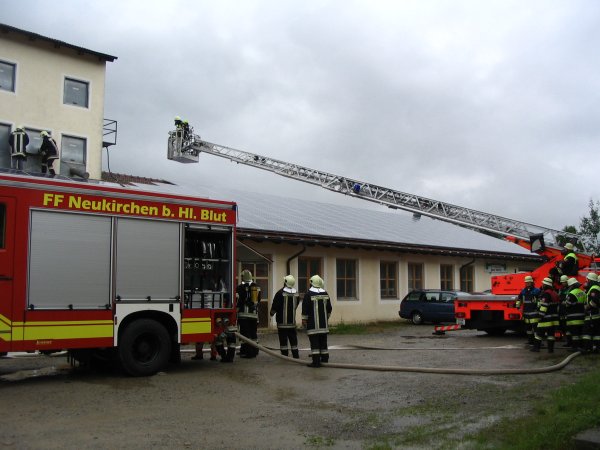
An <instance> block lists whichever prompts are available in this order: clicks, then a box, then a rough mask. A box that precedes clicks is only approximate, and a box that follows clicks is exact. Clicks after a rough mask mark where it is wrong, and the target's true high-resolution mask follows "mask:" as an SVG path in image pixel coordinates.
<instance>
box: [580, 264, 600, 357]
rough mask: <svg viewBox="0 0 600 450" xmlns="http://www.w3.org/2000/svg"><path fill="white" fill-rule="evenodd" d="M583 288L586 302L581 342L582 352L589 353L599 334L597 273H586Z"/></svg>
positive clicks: (599, 298) (599, 302)
mask: <svg viewBox="0 0 600 450" xmlns="http://www.w3.org/2000/svg"><path fill="white" fill-rule="evenodd" d="M585 288H586V290H587V292H586V295H587V302H586V305H585V319H584V323H583V333H582V335H581V344H582V349H583V352H584V353H591V352H592V351H593V350H594V344H595V343H596V344H597V343H598V340H600V335H599V334H598V331H599V330H598V322H599V321H600V311H599V310H598V306H600V286H598V275H596V274H595V273H593V272H590V273H588V275H587V277H586V283H585ZM594 341H596V342H594Z"/></svg>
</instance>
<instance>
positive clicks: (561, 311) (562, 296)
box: [558, 275, 571, 347]
mask: <svg viewBox="0 0 600 450" xmlns="http://www.w3.org/2000/svg"><path fill="white" fill-rule="evenodd" d="M567 281H569V277H568V276H566V275H561V276H560V288H559V289H558V299H559V301H560V304H559V306H558V317H559V324H560V325H559V327H558V330H559V331H560V337H561V338H562V337H563V336H567V325H566V323H567V318H566V315H565V309H566V305H565V301H566V300H567V294H568V293H569V286H568V285H567ZM564 346H565V347H570V346H571V340H570V336H567V342H566V344H565V345H564Z"/></svg>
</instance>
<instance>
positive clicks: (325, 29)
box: [2, 0, 600, 228]
mask: <svg viewBox="0 0 600 450" xmlns="http://www.w3.org/2000/svg"><path fill="white" fill-rule="evenodd" d="M3 16H4V17H3V19H2V21H4V22H6V23H8V24H11V25H14V26H17V27H21V28H24V29H27V30H30V31H34V32H38V33H41V34H44V35H47V36H51V37H54V38H57V39H61V40H65V41H67V42H70V43H74V44H77V45H82V46H84V47H88V48H91V49H94V50H97V51H101V52H106V53H110V54H114V55H116V56H118V57H119V59H118V60H117V61H115V62H114V63H109V64H108V70H107V85H106V111H105V116H106V117H110V118H114V119H117V120H118V121H119V142H118V145H117V146H116V148H114V149H112V150H111V154H110V164H111V169H112V170H113V171H118V172H129V173H135V174H139V175H146V176H153V177H160V178H166V179H171V180H173V181H176V182H180V183H182V184H194V183H198V182H199V181H200V180H201V181H202V184H213V185H215V186H217V187H218V186H219V184H220V183H225V184H227V185H234V186H235V187H238V188H242V189H247V190H254V191H258V192H272V193H277V194H282V195H289V196H292V197H293V196H296V197H302V198H314V199H315V200H321V201H327V202H351V203H352V204H354V205H357V206H362V205H363V203H362V202H360V201H356V200H351V199H348V200H345V199H343V198H341V199H340V198H339V196H337V195H336V194H333V193H328V192H326V191H322V190H320V189H319V188H316V187H311V186H304V185H302V184H301V183H298V182H294V181H291V180H286V179H283V178H280V177H277V176H274V175H270V174H267V173H265V172H262V171H258V170H256V169H251V168H247V167H242V166H239V165H234V164H231V163H228V162H226V161H221V160H218V159H217V158H214V157H209V156H203V157H202V158H201V163H200V165H198V166H190V165H187V166H184V165H178V164H176V163H172V162H167V161H165V154H166V150H165V147H166V137H167V132H168V130H169V129H170V128H171V125H172V119H173V116H174V115H181V116H183V117H185V118H187V119H188V120H189V121H190V123H191V124H192V125H193V126H195V128H196V131H197V132H198V133H199V134H201V135H202V136H203V137H204V138H205V139H206V140H208V141H211V142H216V143H219V144H222V145H227V146H231V147H234V148H239V149H242V150H247V151H252V152H256V153H262V154H266V155H269V156H272V157H275V158H279V159H283V160H286V161H290V162H296V163H299V164H303V165H307V166H309V167H315V168H319V169H321V170H325V171H328V172H331V173H337V174H341V175H345V176H350V177H355V178H359V179H362V180H365V181H368V182H371V183H376V184H380V185H384V186H388V187H393V188H396V189H398V190H403V191H405V192H410V193H415V194H419V195H423V196H428V197H431V198H435V199H440V200H444V201H447V202H450V203H454V204H458V205H462V206H468V207H471V208H474V209H479V210H482V211H486V212H491V213H495V214H499V215H503V216H506V217H510V218H516V219H520V220H524V221H528V222H532V223H537V224H540V225H543V226H548V227H555V228H560V227H562V226H564V225H566V224H578V223H579V218H580V216H582V215H583V214H585V213H587V203H588V201H589V199H590V198H592V197H593V198H595V199H600V188H599V187H598V183H596V177H597V176H596V171H597V169H596V163H595V159H596V153H597V152H596V149H597V148H598V144H599V143H600V131H599V130H600V128H599V127H598V125H597V123H598V119H599V118H600V102H599V101H598V100H599V99H598V97H599V95H600V94H599V93H600V89H599V86H598V85H599V84H600V81H599V78H598V76H597V74H598V66H599V63H598V58H596V57H595V53H596V52H597V48H598V47H599V45H598V44H599V43H600V31H599V29H598V27H597V24H598V23H599V19H600V4H599V3H597V2H595V1H592V0H579V1H569V2H566V1H562V0H560V1H559V0H548V1H541V0H540V1H528V2H521V1H486V2H479V1H466V0H464V1H453V2H445V1H433V0H431V1H425V2H392V1H389V2H385V1H382V2H368V1H352V2H346V1H341V0H339V1H313V2H300V1H286V2H279V1H258V0H257V1H244V2H234V1H220V2H209V1H199V2H193V1H175V2H141V1H127V2H124V1H105V2H80V1H74V0H63V1H60V2H47V1H42V0H37V1H35V0H21V1H20V2H11V3H10V6H9V5H8V2H6V4H5V5H4V8H3ZM105 166H106V161H105ZM364 206H368V205H364Z"/></svg>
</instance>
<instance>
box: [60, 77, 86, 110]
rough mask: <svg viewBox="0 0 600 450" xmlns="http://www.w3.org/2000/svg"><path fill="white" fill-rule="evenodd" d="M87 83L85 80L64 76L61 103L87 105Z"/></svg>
mask: <svg viewBox="0 0 600 450" xmlns="http://www.w3.org/2000/svg"><path fill="white" fill-rule="evenodd" d="M88 88H89V84H88V83H86V82H85V81H78V80H74V79H72V78H65V92H64V97H63V103H64V104H65V105H76V106H82V107H84V108H87V107H88V96H89V95H88V90H89V89H88Z"/></svg>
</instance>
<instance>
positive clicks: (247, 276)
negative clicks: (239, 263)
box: [242, 269, 252, 283]
mask: <svg viewBox="0 0 600 450" xmlns="http://www.w3.org/2000/svg"><path fill="white" fill-rule="evenodd" d="M242 281H243V282H244V283H250V282H251V281H252V272H250V271H249V270H247V269H245V270H242Z"/></svg>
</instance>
